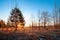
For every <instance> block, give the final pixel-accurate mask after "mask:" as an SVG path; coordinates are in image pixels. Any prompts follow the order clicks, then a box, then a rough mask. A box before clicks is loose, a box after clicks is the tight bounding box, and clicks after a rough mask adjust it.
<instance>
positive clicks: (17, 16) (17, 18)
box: [8, 8, 25, 30]
mask: <svg viewBox="0 0 60 40" xmlns="http://www.w3.org/2000/svg"><path fill="white" fill-rule="evenodd" d="M17 23H21V25H22V26H23V27H24V25H25V20H24V17H23V15H22V13H21V11H20V10H19V8H14V9H12V12H11V15H10V17H9V19H8V24H10V26H14V27H16V30H17Z"/></svg>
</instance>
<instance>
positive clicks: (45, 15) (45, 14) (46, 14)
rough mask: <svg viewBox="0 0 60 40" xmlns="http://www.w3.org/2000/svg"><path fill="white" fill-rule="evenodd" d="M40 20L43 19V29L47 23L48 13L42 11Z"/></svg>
mask: <svg viewBox="0 0 60 40" xmlns="http://www.w3.org/2000/svg"><path fill="white" fill-rule="evenodd" d="M42 18H43V19H42V20H43V23H44V28H46V25H47V22H48V21H49V19H48V12H46V11H43V12H42Z"/></svg>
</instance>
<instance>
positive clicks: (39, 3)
mask: <svg viewBox="0 0 60 40" xmlns="http://www.w3.org/2000/svg"><path fill="white" fill-rule="evenodd" d="M17 4H18V5H17V7H18V8H19V9H20V10H21V12H22V14H23V16H24V19H25V21H26V26H28V25H30V24H31V15H33V16H34V18H35V21H36V22H37V15H38V10H40V12H42V11H48V12H49V15H50V16H51V15H52V11H53V8H54V0H18V1H17ZM56 4H57V6H60V0H56ZM14 7H15V2H14V0H0V19H3V20H4V21H6V22H7V20H8V18H9V15H10V12H11V10H12V9H13V8H14Z"/></svg>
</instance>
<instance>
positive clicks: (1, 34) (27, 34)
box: [0, 28, 60, 40]
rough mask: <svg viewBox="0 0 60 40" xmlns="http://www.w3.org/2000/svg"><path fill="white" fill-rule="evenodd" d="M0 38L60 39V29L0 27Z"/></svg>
mask: <svg viewBox="0 0 60 40" xmlns="http://www.w3.org/2000/svg"><path fill="white" fill-rule="evenodd" d="M0 40H60V30H47V29H44V30H43V29H41V30H39V29H38V28H37V29H35V28H33V29H32V28H22V29H20V30H17V31H14V28H4V29H3V30H2V28H0Z"/></svg>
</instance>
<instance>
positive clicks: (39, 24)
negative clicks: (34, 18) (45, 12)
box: [38, 10, 41, 29]
mask: <svg viewBox="0 0 60 40" xmlns="http://www.w3.org/2000/svg"><path fill="white" fill-rule="evenodd" d="M40 17H41V16H40V10H38V26H39V29H40Z"/></svg>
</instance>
